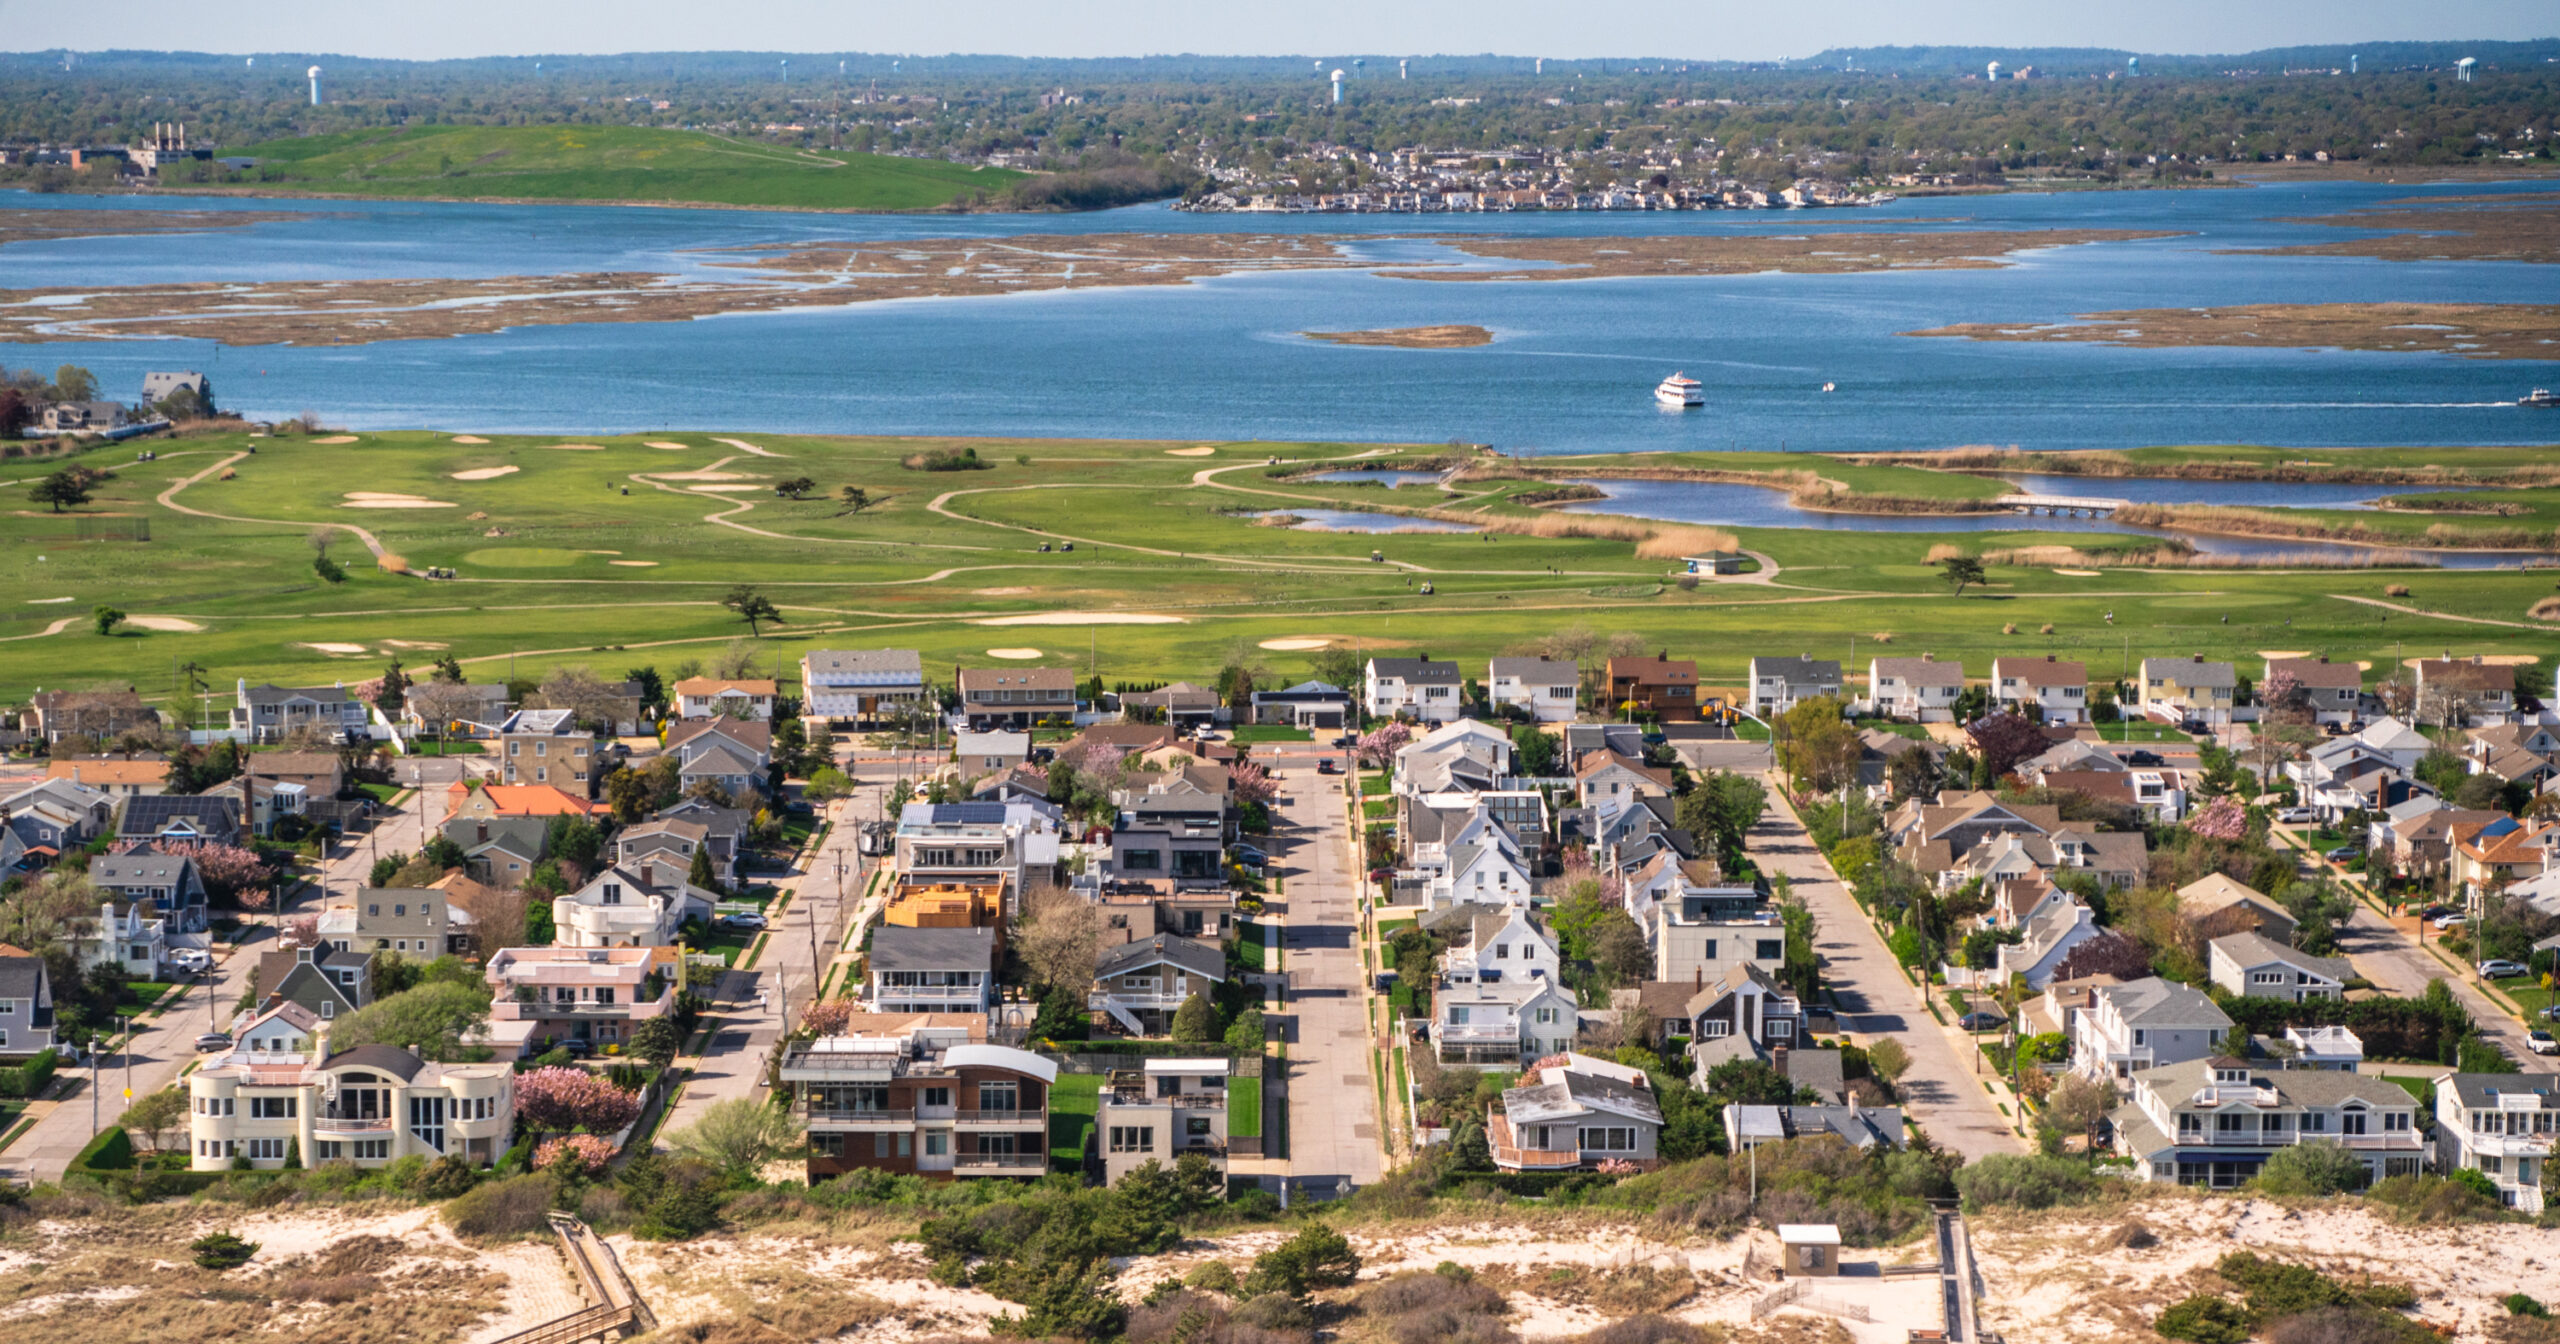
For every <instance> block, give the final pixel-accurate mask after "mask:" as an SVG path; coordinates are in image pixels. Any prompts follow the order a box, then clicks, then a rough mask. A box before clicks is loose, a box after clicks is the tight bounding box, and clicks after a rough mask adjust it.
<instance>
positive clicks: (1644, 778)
mask: <svg viewBox="0 0 2560 1344" xmlns="http://www.w3.org/2000/svg"><path fill="white" fill-rule="evenodd" d="M1573 782H1574V795H1575V799H1576V801H1578V802H1579V803H1581V805H1582V806H1584V807H1587V808H1591V809H1593V810H1594V811H1596V812H1597V813H1599V814H1600V816H1601V817H1602V818H1603V819H1606V818H1607V817H1609V816H1612V815H1614V814H1616V813H1617V812H1619V811H1621V810H1623V809H1625V808H1627V807H1628V806H1630V805H1632V804H1633V803H1634V802H1635V800H1637V799H1638V798H1667V797H1669V796H1670V795H1671V772H1670V771H1669V770H1668V769H1665V768H1663V767H1661V766H1654V765H1647V764H1645V763H1644V762H1643V761H1642V760H1641V759H1638V758H1634V757H1627V756H1621V755H1619V754H1617V753H1616V752H1613V751H1594V752H1590V753H1587V754H1585V755H1584V756H1583V758H1582V759H1581V760H1579V761H1576V762H1574V766H1573Z"/></svg>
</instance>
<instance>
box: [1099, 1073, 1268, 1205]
mask: <svg viewBox="0 0 2560 1344" xmlns="http://www.w3.org/2000/svg"><path fill="white" fill-rule="evenodd" d="M1242 1066H1243V1067H1245V1068H1249V1069H1252V1070H1254V1071H1255V1072H1257V1073H1258V1072H1260V1070H1261V1068H1262V1061H1261V1060H1260V1059H1259V1058H1255V1059H1250V1060H1246V1061H1242ZM1236 1067H1237V1063H1236V1062H1234V1061H1230V1060H1229V1059H1227V1057H1226V1056H1224V1055H1218V1056H1213V1057H1208V1058H1202V1059H1150V1060H1147V1061H1145V1062H1144V1063H1143V1064H1142V1065H1141V1066H1140V1067H1138V1068H1134V1069H1114V1070H1112V1072H1111V1076H1110V1077H1109V1079H1108V1080H1106V1081H1107V1084H1108V1085H1107V1086H1105V1087H1104V1088H1103V1089H1102V1094H1101V1098H1100V1103H1099V1105H1098V1107H1097V1109H1096V1111H1095V1114H1094V1119H1093V1127H1094V1131H1095V1137H1096V1138H1097V1139H1098V1140H1099V1141H1100V1145H1101V1148H1102V1178H1103V1181H1104V1182H1105V1183H1106V1184H1110V1185H1117V1184H1119V1183H1120V1178H1121V1177H1123V1176H1126V1175H1128V1174H1129V1173H1130V1172H1133V1171H1136V1170H1137V1169H1138V1168H1140V1167H1143V1166H1145V1165H1147V1164H1149V1163H1151V1162H1152V1163H1156V1164H1158V1165H1160V1166H1164V1167H1171V1166H1172V1165H1173V1164H1174V1163H1176V1162H1179V1161H1181V1160H1182V1159H1183V1158H1185V1157H1189V1156H1195V1155H1196V1156H1199V1157H1203V1158H1206V1159H1208V1160H1209V1161H1210V1162H1211V1163H1213V1164H1214V1165H1216V1167H1217V1168H1218V1171H1219V1173H1220V1175H1221V1176H1223V1175H1224V1174H1225V1172H1226V1169H1227V1149H1228V1137H1227V1136H1228V1134H1229V1133H1230V1132H1231V1124H1230V1118H1229V1115H1228V1110H1227V1107H1228V1105H1229V1103H1230V1100H1231V1097H1230V1090H1229V1088H1228V1087H1227V1075H1228V1074H1229V1072H1230V1071H1231V1070H1233V1069H1234V1068H1236ZM1246 1104H1249V1105H1254V1106H1259V1105H1260V1104H1261V1100H1260V1094H1259V1093H1256V1094H1255V1096H1254V1097H1253V1098H1252V1099H1251V1100H1250V1101H1248V1102H1247V1103H1246ZM1260 1121H1261V1117H1260V1116H1255V1117H1254V1124H1253V1125H1250V1126H1248V1128H1254V1129H1256V1130H1257V1132H1258V1130H1259V1125H1260ZM1254 1147H1255V1149H1256V1151H1257V1152H1258V1151H1259V1150H1260V1147H1261V1143H1260V1141H1259V1140H1256V1141H1255V1144H1254Z"/></svg>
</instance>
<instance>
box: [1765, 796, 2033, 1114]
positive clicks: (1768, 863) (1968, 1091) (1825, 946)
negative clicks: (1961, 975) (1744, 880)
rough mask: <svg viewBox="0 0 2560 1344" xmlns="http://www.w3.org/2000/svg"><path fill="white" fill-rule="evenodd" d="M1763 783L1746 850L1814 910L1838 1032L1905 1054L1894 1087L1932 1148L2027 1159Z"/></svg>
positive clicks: (1966, 1059) (1953, 1037)
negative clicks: (1764, 804)
mask: <svg viewBox="0 0 2560 1344" xmlns="http://www.w3.org/2000/svg"><path fill="white" fill-rule="evenodd" d="M1767 782H1768V783H1769V811H1768V813H1767V814H1766V815H1765V816H1763V817H1761V819H1760V824H1759V825H1757V826H1754V827H1752V828H1751V835H1750V838H1749V840H1748V841H1747V844H1748V846H1749V848H1750V850H1751V854H1752V856H1753V857H1754V858H1755V859H1757V860H1758V861H1759V864H1760V867H1761V870H1762V871H1763V872H1768V873H1773V874H1775V873H1784V874H1786V876H1787V879H1788V881H1789V882H1791V883H1792V884H1793V885H1794V889H1795V894H1796V896H1797V898H1798V899H1800V900H1802V901H1803V902H1804V903H1805V906H1806V908H1807V909H1809V910H1811V911H1812V912H1813V918H1814V922H1815V930H1814V944H1815V945H1814V950H1815V952H1816V953H1817V954H1818V955H1819V956H1820V957H1821V960H1822V978H1823V983H1825V984H1827V985H1829V986H1830V987H1831V993H1832V998H1833V1000H1834V1001H1835V1003H1836V1004H1837V1006H1838V1009H1839V1014H1840V1029H1841V1030H1842V1031H1843V1032H1844V1033H1847V1034H1848V1035H1849V1036H1850V1037H1851V1038H1852V1039H1854V1040H1855V1041H1856V1042H1857V1043H1858V1044H1860V1045H1866V1044H1869V1043H1871V1042H1872V1041H1874V1040H1875V1039H1876V1038H1877V1037H1880V1036H1892V1037H1895V1038H1897V1039H1899V1040H1900V1041H1901V1042H1902V1045H1903V1048H1904V1049H1905V1050H1908V1051H1909V1052H1910V1054H1911V1069H1910V1071H1909V1072H1908V1073H1905V1074H1903V1075H1902V1081H1901V1083H1900V1085H1899V1091H1900V1092H1901V1093H1902V1107H1903V1111H1904V1113H1905V1114H1907V1115H1909V1116H1910V1117H1911V1119H1913V1120H1915V1121H1917V1122H1918V1123H1919V1125H1920V1127H1921V1128H1922V1129H1924V1130H1926V1131H1928V1134H1929V1137H1930V1139H1931V1140H1933V1141H1934V1142H1936V1143H1937V1144H1938V1146H1940V1147H1942V1148H1947V1149H1951V1150H1953V1151H1955V1152H1958V1153H1962V1154H1963V1155H1964V1159H1965V1161H1967V1162H1971V1161H1974V1160H1976V1159H1978V1158H1982V1157H1987V1156H1989V1155H1991V1154H1993V1153H2023V1152H2027V1151H2030V1150H2029V1148H2028V1145H2027V1142H2026V1141H2025V1140H2024V1139H2021V1138H2019V1137H2018V1136H2017V1134H2016V1133H2015V1132H2013V1131H2012V1130H2011V1129H2010V1128H2009V1125H2008V1122H2007V1121H2006V1120H2004V1119H2002V1118H2001V1115H2000V1112H1999V1110H1998V1109H1997V1108H1996V1107H1995V1106H1994V1105H1993V1104H1992V1100H1991V1095H1990V1094H1989V1093H1987V1092H1985V1091H1984V1090H1983V1088H1982V1084H1981V1083H1980V1082H1979V1081H1977V1080H1976V1077H1975V1075H1974V1073H1973V1068H1972V1062H1971V1061H1972V1060H1974V1059H1975V1058H1977V1057H1976V1056H1974V1055H1973V1054H1972V1052H1971V1051H1970V1050H1969V1049H1965V1048H1961V1047H1959V1045H1958V1041H1959V1040H1960V1039H1962V1038H1961V1036H1960V1035H1959V1034H1957V1033H1955V1032H1953V1031H1952V1030H1951V1029H1949V1028H1945V1027H1941V1026H1940V1025H1939V1024H1938V1019H1936V1018H1935V1017H1932V1016H1930V1015H1929V1010H1928V1008H1927V1007H1925V1006H1924V1005H1923V1004H1922V1003H1921V1000H1920V991H1919V990H1917V989H1915V988H1913V987H1912V984H1911V982H1910V981H1908V980H1906V979H1904V978H1903V976H1902V971H1901V969H1900V968H1899V967H1898V966H1897V965H1896V963H1895V962H1894V959H1893V954H1892V953H1891V952H1888V951H1886V950H1885V946H1884V940H1883V939H1881V938H1879V937H1877V936H1876V932H1875V926H1874V925H1873V924H1870V923H1868V922H1867V917H1866V915H1865V913H1864V912H1862V911H1860V910H1859V909H1858V903H1857V901H1855V900H1854V899H1852V898H1851V897H1850V895H1849V892H1848V889H1847V888H1846V887H1844V886H1843V885H1841V883H1840V880H1839V879H1838V878H1837V877H1835V876H1834V875H1833V874H1832V872H1831V864H1830V863H1829V861H1827V860H1825V859H1824V858H1823V857H1822V855H1821V853H1820V852H1818V851H1817V850H1815V848H1814V846H1813V840H1812V838H1811V837H1810V836H1808V835H1806V834H1805V830H1804V823H1803V822H1801V821H1799V820H1797V818H1796V814H1795V811H1794V809H1793V808H1791V807H1789V806H1788V805H1787V801H1786V797H1785V795H1783V794H1782V793H1780V792H1779V790H1778V786H1777V782H1776V781H1775V780H1769V781H1767Z"/></svg>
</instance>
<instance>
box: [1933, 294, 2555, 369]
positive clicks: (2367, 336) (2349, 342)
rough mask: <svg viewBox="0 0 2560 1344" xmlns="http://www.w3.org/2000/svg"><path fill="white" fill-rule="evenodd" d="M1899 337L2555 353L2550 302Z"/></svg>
mask: <svg viewBox="0 0 2560 1344" xmlns="http://www.w3.org/2000/svg"><path fill="white" fill-rule="evenodd" d="M1903 335H1905V336H1961V337H1964V338H1966V339H1969V340H1976V341H2086V342H2093V343H2098V344H2104V345H2126V346H2138V347H2143V348H2146V349H2169V348H2174V347H2179V346H2192V345H2213V346H2251V347H2272V348H2284V349H2303V348H2322V349H2327V348H2334V349H2341V350H2381V351H2393V352H2426V353H2436V354H2449V355H2461V356H2463V357H2464V358H2466V359H2553V358H2560V304H2536V303H2252V304H2242V305H2238V306H2234V307H2229V308H2130V309H2118V310H2115V311H2110V312H2098V313H2082V314H2080V315H2079V318H2078V320H2077V321H2074V322H2050V323H2034V324H2027V325H2019V326H2010V325H2006V324H2003V323H1998V322H1958V323H1955V324H1953V325H1951V326H1944V327H1930V328H1927V329H1925V330H1920V331H1906V332H1904V333H1903Z"/></svg>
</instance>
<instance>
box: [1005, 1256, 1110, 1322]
mask: <svg viewBox="0 0 2560 1344" xmlns="http://www.w3.org/2000/svg"><path fill="white" fill-rule="evenodd" d="M1128 1318H1129V1311H1128V1308H1127V1307H1124V1306H1122V1305H1121V1302H1120V1295H1119V1294H1118V1293H1116V1292H1113V1291H1112V1289H1111V1262H1110V1261H1108V1260H1105V1259H1102V1258H1100V1257H1094V1258H1090V1259H1085V1260H1082V1261H1079V1262H1076V1263H1074V1264H1072V1265H1061V1266H1058V1267H1057V1268H1056V1271H1055V1272H1052V1273H1048V1274H1044V1275H1041V1276H1039V1277H1038V1278H1037V1279H1036V1280H1034V1282H1033V1284H1032V1287H1031V1291H1030V1292H1028V1293H1026V1294H1025V1295H1024V1297H1023V1301H1022V1314H1021V1315H1019V1316H1016V1315H1014V1314H1013V1313H1011V1312H1007V1313H1005V1314H1004V1315H1001V1316H998V1317H996V1318H995V1319H994V1320H992V1321H989V1322H987V1328H988V1329H990V1330H992V1331H994V1332H995V1333H997V1334H999V1335H1012V1336H1016V1337H1019V1338H1023V1339H1058V1338H1064V1339H1110V1338H1113V1337H1115V1336H1117V1335H1118V1334H1119V1333H1120V1327H1121V1326H1122V1324H1123V1323H1125V1322H1126V1321H1127V1320H1128Z"/></svg>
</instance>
